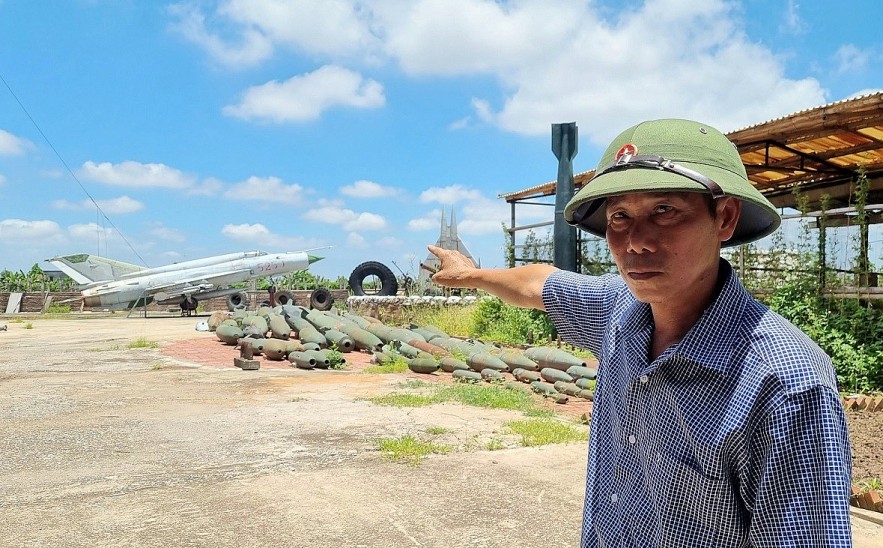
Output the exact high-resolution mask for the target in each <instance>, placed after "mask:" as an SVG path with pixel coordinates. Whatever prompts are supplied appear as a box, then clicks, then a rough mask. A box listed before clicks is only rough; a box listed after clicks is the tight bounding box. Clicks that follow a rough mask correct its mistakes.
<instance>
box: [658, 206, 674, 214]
mask: <svg viewBox="0 0 883 548" xmlns="http://www.w3.org/2000/svg"><path fill="white" fill-rule="evenodd" d="M673 210H674V208H673V207H672V206H670V205H658V206H656V213H668V212H669V211H673Z"/></svg>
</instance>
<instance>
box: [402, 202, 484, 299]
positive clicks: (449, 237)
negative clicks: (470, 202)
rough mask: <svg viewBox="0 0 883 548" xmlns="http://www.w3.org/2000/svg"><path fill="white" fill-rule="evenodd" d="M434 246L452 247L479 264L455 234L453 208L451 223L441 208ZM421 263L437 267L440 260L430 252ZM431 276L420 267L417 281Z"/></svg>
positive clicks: (425, 280)
mask: <svg viewBox="0 0 883 548" xmlns="http://www.w3.org/2000/svg"><path fill="white" fill-rule="evenodd" d="M435 245H436V247H440V248H442V249H454V250H456V251H459V252H460V253H462V254H463V255H465V256H466V257H468V258H469V259H471V260H472V262H473V263H475V264H476V265H479V266H480V263H479V262H478V261H476V260H475V258H474V257H473V256H472V254H471V253H469V250H468V249H466V244H464V243H463V240H461V239H460V236H459V235H458V234H457V214H456V213H454V208H453V207H452V208H451V223H450V224H448V223H447V216H446V211H445V209H444V208H442V214H441V230H440V231H439V235H438V240H437V241H436V242H435ZM423 264H425V265H427V266H430V267H432V268H438V267H439V266H440V265H441V261H439V260H438V257H436V256H435V255H433V254H432V253H430V254H429V255H428V256H427V257H426V260H425V261H423ZM431 276H432V274H430V273H429V272H427V271H426V270H424V269H422V268H421V269H420V275H419V276H418V277H417V281H418V282H421V283H424V284H425V283H429V282H430V280H429V278H430V277H431Z"/></svg>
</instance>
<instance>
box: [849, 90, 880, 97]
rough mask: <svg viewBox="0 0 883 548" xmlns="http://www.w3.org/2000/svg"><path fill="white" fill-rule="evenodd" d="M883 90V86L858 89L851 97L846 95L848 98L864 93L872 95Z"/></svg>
mask: <svg viewBox="0 0 883 548" xmlns="http://www.w3.org/2000/svg"><path fill="white" fill-rule="evenodd" d="M881 92H883V88H865V89H860V90H858V91H856V92H855V93H853V94H852V95H850V96H849V97H846V99H855V98H856V97H862V96H864V95H871V94H874V93H881Z"/></svg>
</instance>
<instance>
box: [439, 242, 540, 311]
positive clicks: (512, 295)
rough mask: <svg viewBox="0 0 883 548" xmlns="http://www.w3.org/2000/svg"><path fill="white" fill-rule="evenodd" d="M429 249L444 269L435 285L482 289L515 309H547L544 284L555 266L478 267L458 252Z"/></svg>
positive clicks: (440, 270)
mask: <svg viewBox="0 0 883 548" xmlns="http://www.w3.org/2000/svg"><path fill="white" fill-rule="evenodd" d="M428 249H429V251H430V252H431V253H432V254H433V255H435V256H436V257H438V258H439V260H440V261H441V268H440V269H439V271H438V272H436V273H435V274H434V275H433V276H432V281H433V282H435V283H437V284H439V285H444V286H447V287H468V288H474V289H482V290H484V291H487V292H488V293H490V294H491V295H496V296H497V297H499V298H501V299H503V300H504V301H506V302H507V303H509V304H512V305H515V306H520V307H523V308H536V309H538V310H545V309H546V308H545V306H544V305H543V284H544V283H545V281H546V278H548V277H549V275H550V274H552V272H555V270H557V269H556V268H555V267H554V266H551V265H546V264H531V265H525V266H517V267H515V268H476V267H475V265H474V264H472V261H470V260H469V259H468V258H467V257H466V256H465V255H463V254H462V253H460V252H459V251H454V250H451V249H442V248H440V247H436V246H434V245H430V246H428Z"/></svg>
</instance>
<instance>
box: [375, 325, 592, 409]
mask: <svg viewBox="0 0 883 548" xmlns="http://www.w3.org/2000/svg"><path fill="white" fill-rule="evenodd" d="M428 346H437V347H439V348H440V349H441V351H439V350H435V349H430V348H428ZM421 348H422V350H421ZM397 354H399V355H403V356H405V357H406V358H408V368H409V369H410V370H411V371H413V372H415V373H422V374H432V373H435V372H436V371H438V370H441V371H444V372H447V373H451V374H452V375H453V377H454V379H455V380H458V381H461V382H479V381H487V382H504V381H506V380H507V374H511V376H512V377H514V379H515V380H519V381H522V382H525V383H528V384H530V386H531V388H532V389H533V390H534V392H537V393H539V394H542V395H543V396H545V397H548V398H551V399H552V400H554V401H555V402H556V403H566V402H567V401H568V396H575V397H579V398H583V399H587V400H589V401H591V400H592V399H593V397H594V389H595V377H596V376H597V370H596V369H594V368H591V367H588V366H587V364H586V362H584V361H583V360H581V359H579V358H577V357H576V356H574V355H572V354H570V353H569V352H566V351H563V350H560V349H557V348H550V347H533V348H528V349H527V350H525V351H524V352H519V351H517V350H513V349H503V348H500V347H497V346H495V345H489V344H485V343H482V342H480V341H474V340H462V339H456V338H451V337H446V336H444V335H439V336H437V337H434V338H431V339H430V340H429V341H427V343H426V345H423V346H417V347H415V346H414V345H413V344H407V343H401V342H397V343H393V344H391V345H386V346H384V348H383V349H382V352H378V353H375V359H376V360H377V361H378V362H380V363H383V362H384V361H389V360H394V359H396V358H397Z"/></svg>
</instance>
